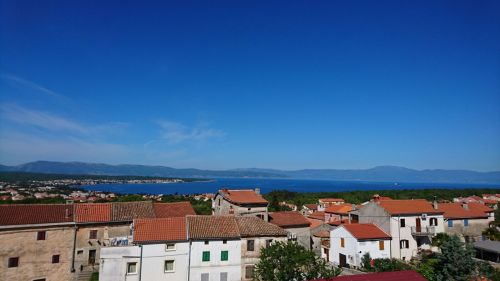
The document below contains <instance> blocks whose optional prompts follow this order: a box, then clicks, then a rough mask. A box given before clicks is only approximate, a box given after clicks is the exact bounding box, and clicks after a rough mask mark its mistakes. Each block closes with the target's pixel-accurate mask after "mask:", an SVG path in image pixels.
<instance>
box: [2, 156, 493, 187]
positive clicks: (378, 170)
mask: <svg viewBox="0 0 500 281" xmlns="http://www.w3.org/2000/svg"><path fill="white" fill-rule="evenodd" d="M0 171H11V172H33V173H52V174H71V175H77V174H80V175H120V176H125V175H132V176H156V177H183V178H191V177H192V178H217V177H219V178H225V177H234V178H245V177H249V178H297V179H328V180H339V181H381V182H417V183H418V182H422V183H424V182H426V183H477V184H479V183H482V184H500V171H497V172H475V171H468V170H413V169H408V168H404V167H397V166H379V167H375V168H371V169H358V170H356V169H351V170H336V169H305V170H293V171H286V170H275V169H258V168H250V169H233V170H224V171H216V170H200V169H175V168H171V167H165V166H146V165H108V164H96V163H82V162H52V161H36V162H30V163H26V164H22V165H18V166H5V165H0Z"/></svg>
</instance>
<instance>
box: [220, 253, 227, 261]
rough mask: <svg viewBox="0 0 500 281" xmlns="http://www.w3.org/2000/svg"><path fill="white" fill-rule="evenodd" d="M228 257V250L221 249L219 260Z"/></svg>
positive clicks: (224, 259) (225, 259)
mask: <svg viewBox="0 0 500 281" xmlns="http://www.w3.org/2000/svg"><path fill="white" fill-rule="evenodd" d="M228 259H229V252H228V251H221V252H220V260H221V261H227V260H228Z"/></svg>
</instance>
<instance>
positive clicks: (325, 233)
mask: <svg viewBox="0 0 500 281" xmlns="http://www.w3.org/2000/svg"><path fill="white" fill-rule="evenodd" d="M313 236H315V237H320V238H329V237H330V231H328V230H321V231H319V232H317V233H315V234H313Z"/></svg>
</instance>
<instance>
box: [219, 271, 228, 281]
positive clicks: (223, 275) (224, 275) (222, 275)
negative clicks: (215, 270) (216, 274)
mask: <svg viewBox="0 0 500 281" xmlns="http://www.w3.org/2000/svg"><path fill="white" fill-rule="evenodd" d="M220 281H227V272H221V273H220Z"/></svg>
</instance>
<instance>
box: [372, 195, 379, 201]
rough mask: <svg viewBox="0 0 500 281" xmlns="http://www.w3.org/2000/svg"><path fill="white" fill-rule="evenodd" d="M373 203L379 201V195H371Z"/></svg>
mask: <svg viewBox="0 0 500 281" xmlns="http://www.w3.org/2000/svg"><path fill="white" fill-rule="evenodd" d="M373 201H375V202H378V201H380V195H378V194H374V195H373Z"/></svg>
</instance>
